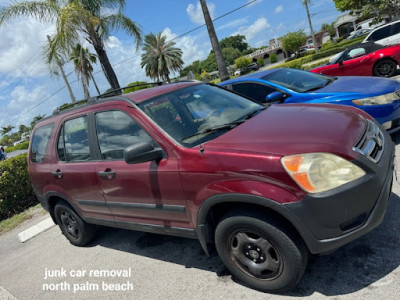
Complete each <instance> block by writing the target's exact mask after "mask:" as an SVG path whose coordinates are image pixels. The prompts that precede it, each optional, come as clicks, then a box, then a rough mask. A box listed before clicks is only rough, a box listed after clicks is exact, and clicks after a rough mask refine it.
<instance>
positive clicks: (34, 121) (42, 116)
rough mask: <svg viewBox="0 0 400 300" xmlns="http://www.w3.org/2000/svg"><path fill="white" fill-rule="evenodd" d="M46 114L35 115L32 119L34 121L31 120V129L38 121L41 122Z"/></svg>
mask: <svg viewBox="0 0 400 300" xmlns="http://www.w3.org/2000/svg"><path fill="white" fill-rule="evenodd" d="M45 116H46V115H37V116H35V117H34V118H33V119H32V122H31V129H33V127H35V124H36V123H37V122H39V121H40V120H41V119H43V118H44V117H45Z"/></svg>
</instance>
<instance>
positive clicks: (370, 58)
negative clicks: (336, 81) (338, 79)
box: [311, 42, 400, 77]
mask: <svg viewBox="0 0 400 300" xmlns="http://www.w3.org/2000/svg"><path fill="white" fill-rule="evenodd" d="M399 64H400V45H395V46H383V45H380V44H377V43H374V42H367V43H361V44H356V45H353V46H351V47H348V48H346V49H345V50H344V51H342V52H340V53H338V54H336V55H335V56H333V57H332V58H331V59H330V61H329V63H328V64H326V65H322V66H318V67H316V68H314V69H312V70H311V72H313V73H319V74H325V75H332V76H380V77H391V76H393V75H395V74H396V72H397V66H398V65H399Z"/></svg>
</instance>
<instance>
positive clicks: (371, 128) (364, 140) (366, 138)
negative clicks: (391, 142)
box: [353, 120, 384, 163]
mask: <svg viewBox="0 0 400 300" xmlns="http://www.w3.org/2000/svg"><path fill="white" fill-rule="evenodd" d="M383 148H384V136H383V133H382V131H381V130H380V129H379V127H378V126H377V125H376V124H375V123H373V122H372V121H370V120H368V121H367V128H366V130H365V132H364V134H363V136H362V137H361V139H360V140H359V141H358V142H357V143H356V145H355V146H354V147H353V150H354V151H356V152H357V153H360V154H361V155H364V156H365V157H367V158H368V159H370V160H372V161H373V162H374V163H377V162H378V161H379V160H380V159H381V156H382V153H383Z"/></svg>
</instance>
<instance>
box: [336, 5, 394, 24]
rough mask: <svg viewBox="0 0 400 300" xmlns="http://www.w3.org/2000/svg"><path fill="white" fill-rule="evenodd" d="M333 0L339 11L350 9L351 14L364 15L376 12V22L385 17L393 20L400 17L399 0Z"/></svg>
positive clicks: (367, 15)
mask: <svg viewBox="0 0 400 300" xmlns="http://www.w3.org/2000/svg"><path fill="white" fill-rule="evenodd" d="M333 2H335V6H336V8H337V9H338V10H339V11H348V10H349V11H350V13H351V14H357V13H359V14H361V15H362V16H364V17H369V16H370V15H371V14H374V15H375V16H376V18H375V20H374V21H375V22H376V23H378V22H380V21H382V19H383V18H385V17H389V18H390V19H392V20H393V19H395V18H397V17H399V10H400V7H399V0H333Z"/></svg>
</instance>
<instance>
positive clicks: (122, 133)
mask: <svg viewBox="0 0 400 300" xmlns="http://www.w3.org/2000/svg"><path fill="white" fill-rule="evenodd" d="M96 131H97V136H98V140H99V146H100V152H101V156H102V158H103V159H104V160H123V159H124V150H125V148H127V147H128V146H131V145H133V144H135V143H138V142H151V143H153V144H154V145H155V142H154V141H153V139H152V138H151V137H150V136H149V135H148V134H147V133H146V132H145V131H144V130H143V129H142V127H140V126H139V124H137V123H136V121H135V120H133V119H132V118H131V117H130V116H128V115H127V114H125V113H124V112H122V111H116V110H115V111H105V112H100V113H97V114H96Z"/></svg>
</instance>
